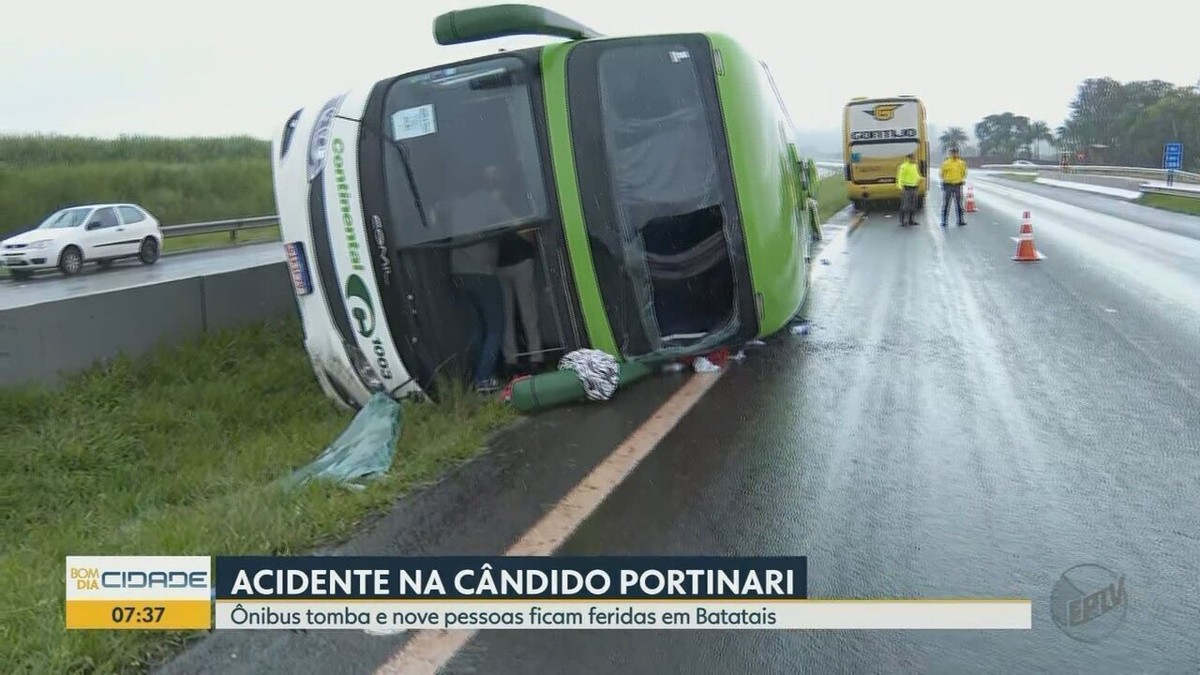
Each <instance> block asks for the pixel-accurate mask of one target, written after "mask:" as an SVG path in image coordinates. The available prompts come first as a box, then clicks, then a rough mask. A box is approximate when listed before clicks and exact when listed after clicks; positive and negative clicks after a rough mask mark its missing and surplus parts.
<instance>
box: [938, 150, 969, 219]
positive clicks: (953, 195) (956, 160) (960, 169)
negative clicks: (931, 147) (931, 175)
mask: <svg viewBox="0 0 1200 675" xmlns="http://www.w3.org/2000/svg"><path fill="white" fill-rule="evenodd" d="M941 178H942V227H945V226H946V218H948V217H949V216H950V200H951V199H953V200H954V208H955V211H957V212H958V226H959V227H962V226H964V225H966V224H967V221H966V220H965V219H964V218H963V206H962V204H963V202H962V191H963V183H965V182H966V181H967V163H966V162H964V161H963V160H962V158H961V157H959V156H958V148H950V156H949V157H947V158H946V159H945V160H944V161H943V162H942V172H941Z"/></svg>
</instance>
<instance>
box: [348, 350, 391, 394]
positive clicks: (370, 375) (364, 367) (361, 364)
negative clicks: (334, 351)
mask: <svg viewBox="0 0 1200 675" xmlns="http://www.w3.org/2000/svg"><path fill="white" fill-rule="evenodd" d="M345 344H346V354H348V355H349V356H350V365H352V366H354V371H355V372H356V373H358V376H359V377H360V378H361V379H362V381H363V384H365V385H366V386H367V389H370V390H371V391H382V390H383V379H382V378H380V377H379V373H377V372H375V369H374V368H372V367H371V361H370V360H369V359H368V358H367V355H366V354H363V353H362V350H361V349H359V348H358V345H353V344H349V343H345Z"/></svg>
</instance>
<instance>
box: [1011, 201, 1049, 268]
mask: <svg viewBox="0 0 1200 675" xmlns="http://www.w3.org/2000/svg"><path fill="white" fill-rule="evenodd" d="M1014 240H1015V241H1016V242H1017V254H1016V255H1015V256H1013V260H1014V261H1016V262H1037V261H1039V260H1041V259H1043V258H1045V256H1043V255H1042V254H1041V253H1038V250H1037V247H1035V246H1034V245H1033V222H1032V221H1031V220H1030V217H1029V212H1028V211H1026V212H1025V216H1024V217H1023V218H1022V219H1021V236H1020V237H1014Z"/></svg>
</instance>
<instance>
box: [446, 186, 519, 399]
mask: <svg viewBox="0 0 1200 675" xmlns="http://www.w3.org/2000/svg"><path fill="white" fill-rule="evenodd" d="M451 213H452V217H453V218H454V221H455V225H456V229H457V230H458V231H459V232H474V233H479V232H483V231H485V230H486V229H488V228H489V227H491V226H494V225H497V224H499V223H503V222H504V221H506V220H508V219H509V214H508V210H507V209H506V208H504V205H503V204H502V203H501V202H500V201H499V200H497V199H496V195H495V193H494V191H492V190H490V189H487V188H483V189H479V190H476V191H475V192H473V193H471V194H470V195H469V196H467V197H465V198H463V199H460V200H458V201H456V202H455V203H454V205H453V207H452V208H451ZM499 267H500V239H499V237H498V236H496V235H492V236H486V237H485V238H483V239H481V240H479V241H476V242H473V243H471V244H467V245H466V246H460V247H457V248H455V249H454V250H453V251H451V253H450V273H451V274H452V275H453V276H454V279H455V281H456V283H457V285H458V288H459V289H460V290H461V291H462V293H463V295H464V296H465V297H466V299H467V301H468V302H469V303H470V304H471V306H472V307H473V308H474V310H475V314H476V316H477V318H478V319H479V325H480V326H481V327H482V333H483V335H482V339H481V340H479V343H480V344H479V354H478V356H477V357H476V359H475V368H474V371H473V376H474V381H475V390H476V391H478V392H480V393H483V394H490V393H493V392H495V391H498V390H499V389H500V383H499V381H498V380H497V379H496V371H497V368H498V366H499V361H500V349H501V347H502V341H503V339H504V329H505V322H506V320H507V318H506V316H505V312H504V286H503V284H502V283H501V281H500V275H499ZM477 336H478V333H477ZM472 342H473V343H474V342H475V341H472Z"/></svg>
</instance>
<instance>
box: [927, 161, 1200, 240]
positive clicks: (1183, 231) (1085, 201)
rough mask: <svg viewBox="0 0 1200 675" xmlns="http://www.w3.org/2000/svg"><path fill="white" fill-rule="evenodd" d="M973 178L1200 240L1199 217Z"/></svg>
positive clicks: (1076, 192) (1076, 193) (1065, 191)
mask: <svg viewBox="0 0 1200 675" xmlns="http://www.w3.org/2000/svg"><path fill="white" fill-rule="evenodd" d="M971 175H972V179H973V180H972V181H971V184H972V185H976V186H980V185H981V184H982V185H983V186H984V187H988V186H996V189H997V190H998V189H999V188H1000V187H1004V188H1007V189H1008V191H1007V192H1006V194H1007V193H1011V191H1012V190H1018V191H1021V192H1025V193H1028V194H1031V195H1038V196H1041V197H1045V198H1047V199H1049V200H1051V201H1053V202H1058V203H1060V204H1068V205H1070V206H1075V207H1079V208H1080V209H1085V210H1087V211H1092V212H1094V213H1098V214H1103V215H1106V216H1112V217H1113V218H1117V219H1120V220H1123V221H1127V222H1129V223H1136V224H1138V225H1144V226H1146V227H1152V228H1155V229H1158V230H1164V231H1166V232H1172V233H1174V234H1180V235H1184V236H1186V237H1191V238H1193V239H1200V218H1197V217H1195V216H1189V215H1186V214H1182V213H1175V212H1172V211H1164V210H1163V209H1156V208H1153V207H1150V206H1142V205H1141V204H1137V203H1134V202H1132V201H1129V200H1126V199H1119V198H1114V197H1109V196H1106V195H1099V194H1094V193H1090V192H1081V191H1079V190H1072V189H1069V188H1061V187H1053V186H1050V185H1041V184H1038V183H1027V182H1022V181H1015V180H1010V179H1005V178H1002V177H1000V176H998V175H996V174H988V173H984V172H973V173H972V174H971ZM1056 178H1057V177H1056ZM1079 178H1080V177H1078V176H1069V177H1067V178H1064V179H1063V180H1078V179H1079ZM980 179H982V180H980ZM1134 189H1136V188H1134ZM939 199H940V196H939ZM1038 203H1039V204H1041V203H1045V202H1038ZM937 207H938V208H941V203H940V202H939V203H938V204H937ZM1051 207H1053V205H1051ZM1075 215H1077V216H1080V217H1081V222H1085V220H1083V219H1086V216H1084V215H1083V214H1081V213H1078V212H1076V214H1075Z"/></svg>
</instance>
